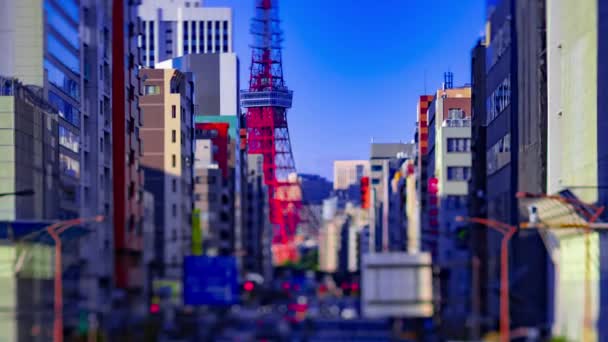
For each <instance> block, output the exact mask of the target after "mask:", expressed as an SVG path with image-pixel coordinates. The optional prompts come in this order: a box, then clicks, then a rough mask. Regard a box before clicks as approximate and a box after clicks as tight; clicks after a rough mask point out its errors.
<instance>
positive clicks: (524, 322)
mask: <svg viewBox="0 0 608 342" xmlns="http://www.w3.org/2000/svg"><path fill="white" fill-rule="evenodd" d="M543 8H544V1H532V2H523V1H518V2H514V1H506V0H503V1H497V2H496V3H495V4H494V5H493V6H491V7H490V9H489V11H488V23H487V25H488V30H487V33H486V34H487V37H486V40H487V42H489V43H488V44H487V46H486V68H485V69H486V75H485V77H484V79H485V96H486V111H485V119H486V122H485V125H486V148H485V149H486V165H487V168H486V177H487V180H486V190H487V191H486V193H485V202H486V203H487V215H488V218H491V219H495V220H498V221H501V222H505V223H508V224H511V225H518V224H519V222H520V221H522V220H527V219H528V213H527V209H525V208H520V206H519V202H518V200H517V198H516V196H515V195H516V193H517V192H518V191H527V192H532V193H542V192H544V178H545V177H546V176H545V172H546V171H545V169H546V165H547V164H546V163H547V162H546V156H545V152H544V147H543V146H545V145H546V143H545V142H543V141H544V139H545V138H543V136H544V135H545V133H544V132H545V131H546V128H544V127H545V126H546V124H544V122H545V120H544V119H543V118H542V117H543V116H544V115H545V114H544V113H545V109H543V107H544V106H545V105H544V103H546V101H545V100H544V97H545V95H544V92H545V90H544V88H545V86H544V85H543V83H544V81H543V78H544V76H543V75H544V73H545V71H544V70H543V69H544V68H546V67H545V65H546V63H545V62H544V56H545V47H544V46H545V43H544V40H545V37H544V25H545V24H544V16H545V14H544V9H543ZM473 82H476V81H475V80H474V81H473ZM476 115H477V113H476ZM501 239H502V236H501V235H500V234H497V233H495V232H488V235H487V243H486V246H487V276H488V279H487V283H488V285H487V286H491V284H496V283H497V282H498V280H499V279H500V278H499V275H500V262H499V260H500V258H499V257H500V242H501ZM509 248H510V255H511V256H512V257H511V258H510V273H511V275H515V274H517V275H518V278H517V279H518V280H517V281H515V280H513V281H512V284H511V285H510V288H511V296H512V298H521V301H519V302H518V301H515V300H514V299H511V305H510V315H511V324H512V326H527V327H535V328H537V329H539V331H540V332H541V335H544V334H545V333H546V328H547V326H549V325H550V323H549V321H550V318H549V317H548V315H547V313H548V311H549V300H548V296H539V295H538V294H539V293H546V289H547V274H548V269H549V267H548V266H550V265H549V264H548V259H547V253H546V248H545V247H544V244H543V241H542V239H541V237H540V235H539V234H538V233H535V232H534V231H528V232H525V233H518V234H516V235H515V236H514V238H513V239H512V240H511V243H510V246H509ZM487 295H488V298H487V299H486V300H487V309H488V314H489V316H490V317H489V318H490V320H491V321H492V320H493V321H494V322H496V324H497V322H498V316H499V294H498V293H497V292H496V291H487ZM522 301H523V302H525V303H526V305H518V303H522ZM496 326H497V325H496ZM496 326H494V327H491V328H495V327H496Z"/></svg>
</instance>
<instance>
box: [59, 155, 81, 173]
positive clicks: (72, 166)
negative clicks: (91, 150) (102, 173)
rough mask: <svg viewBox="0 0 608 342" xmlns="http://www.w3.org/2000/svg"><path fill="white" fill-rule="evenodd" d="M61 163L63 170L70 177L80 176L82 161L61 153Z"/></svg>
mask: <svg viewBox="0 0 608 342" xmlns="http://www.w3.org/2000/svg"><path fill="white" fill-rule="evenodd" d="M59 163H60V168H61V172H63V173H64V174H66V175H68V176H70V177H74V178H80V163H79V162H78V161H77V160H76V159H73V158H72V157H69V156H66V155H65V154H60V155H59Z"/></svg>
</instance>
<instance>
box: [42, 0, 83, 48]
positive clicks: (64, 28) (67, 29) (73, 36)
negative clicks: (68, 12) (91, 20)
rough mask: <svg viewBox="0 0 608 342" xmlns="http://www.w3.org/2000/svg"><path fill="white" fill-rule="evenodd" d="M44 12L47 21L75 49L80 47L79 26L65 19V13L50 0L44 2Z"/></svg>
mask: <svg viewBox="0 0 608 342" xmlns="http://www.w3.org/2000/svg"><path fill="white" fill-rule="evenodd" d="M44 13H45V16H46V20H47V23H48V24H49V26H50V27H52V28H53V29H54V30H55V31H56V32H57V33H59V34H60V35H61V37H63V39H65V40H66V41H67V42H68V43H69V44H70V45H71V46H72V47H73V48H74V49H76V50H78V49H80V42H79V39H78V37H79V35H78V27H77V26H76V27H74V26H73V25H72V24H71V23H69V22H68V21H67V20H65V18H64V16H63V14H62V13H61V12H60V11H58V10H57V8H55V6H54V5H52V4H51V3H49V2H48V1H47V2H45V3H44Z"/></svg>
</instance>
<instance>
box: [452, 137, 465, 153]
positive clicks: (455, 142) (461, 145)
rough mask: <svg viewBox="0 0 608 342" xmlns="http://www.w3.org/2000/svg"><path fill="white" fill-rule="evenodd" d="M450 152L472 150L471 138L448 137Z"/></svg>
mask: <svg viewBox="0 0 608 342" xmlns="http://www.w3.org/2000/svg"><path fill="white" fill-rule="evenodd" d="M447 142H448V143H447V145H448V146H447V150H448V152H471V139H469V138H448V141H447Z"/></svg>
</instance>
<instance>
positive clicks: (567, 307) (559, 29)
mask: <svg viewBox="0 0 608 342" xmlns="http://www.w3.org/2000/svg"><path fill="white" fill-rule="evenodd" d="M546 28H547V32H546V35H547V43H546V51H547V54H546V60H547V67H546V68H547V73H546V75H547V77H548V78H547V79H546V81H547V99H546V102H545V103H546V104H547V106H548V110H547V144H546V146H547V147H548V150H547V168H546V169H547V184H546V186H547V192H548V193H549V194H556V193H558V192H561V191H564V190H569V191H570V192H571V193H572V194H573V195H574V196H576V197H577V198H578V199H580V200H582V201H584V202H587V203H595V204H598V205H601V206H606V205H607V204H608V189H607V188H606V185H607V184H608V148H607V146H608V141H607V139H608V137H607V136H606V134H605V132H606V128H607V127H608V116H607V115H606V114H607V113H608V99H607V98H606V96H603V95H602V93H603V92H604V89H606V86H607V85H608V65H607V64H606V63H604V62H603V61H605V60H606V58H607V57H608V3H606V2H605V1H584V2H581V3H578V4H574V3H572V2H568V1H559V0H547V1H546ZM583 65H584V68H581V66H583ZM538 206H539V211H540V215H541V217H542V216H543V212H542V209H541V208H544V205H543V203H542V202H541V203H538ZM565 219H566V217H562V218H558V219H557V220H558V221H559V220H561V221H564V220H565ZM579 219H580V218H579ZM602 219H603V220H606V216H605V215H603V216H602ZM568 232H569V231H565V230H551V233H550V234H551V235H550V236H551V237H553V238H554V239H555V240H556V241H558V244H555V245H553V248H552V249H551V261H552V262H554V263H555V264H556V265H557V266H556V267H555V273H554V275H553V284H552V286H551V285H550V288H553V289H554V291H553V294H554V298H553V300H552V304H553V305H552V307H553V327H552V328H553V333H554V334H556V335H562V336H567V337H568V338H570V339H577V338H580V337H581V336H590V337H591V338H592V340H597V341H606V340H608V271H607V270H608V268H607V265H608V237H607V235H606V233H603V232H598V233H592V234H591V238H590V245H589V247H590V249H589V251H588V252H589V255H590V256H591V258H592V260H593V261H592V262H591V265H592V266H591V268H590V274H589V273H588V271H586V270H585V265H586V263H587V261H586V255H588V254H587V250H586V249H585V237H584V235H583V234H574V235H573V234H571V233H572V231H571V230H570V234H569V233H568ZM587 275H589V276H590V279H591V288H590V293H586V290H585V287H586V286H585V281H584V278H585V276H587ZM585 298H587V299H588V300H589V303H591V307H590V310H591V316H590V317H589V324H588V328H590V329H591V334H590V335H586V334H585V333H584V332H583V330H584V327H585V322H584V317H585V312H584V310H585V306H586V305H584V303H585Z"/></svg>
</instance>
